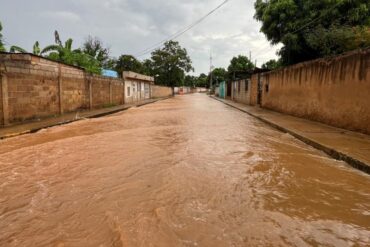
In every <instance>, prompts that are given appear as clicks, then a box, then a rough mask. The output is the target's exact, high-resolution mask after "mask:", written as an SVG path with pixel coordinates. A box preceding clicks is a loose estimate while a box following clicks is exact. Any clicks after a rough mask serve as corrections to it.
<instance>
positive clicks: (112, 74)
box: [103, 69, 118, 78]
mask: <svg viewBox="0 0 370 247" xmlns="http://www.w3.org/2000/svg"><path fill="white" fill-rule="evenodd" d="M103 76H108V77H114V78H118V73H117V71H114V70H109V69H103Z"/></svg>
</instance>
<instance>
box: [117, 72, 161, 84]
mask: <svg viewBox="0 0 370 247" xmlns="http://www.w3.org/2000/svg"><path fill="white" fill-rule="evenodd" d="M122 77H123V79H124V80H136V81H145V82H149V83H151V84H154V77H151V76H147V75H143V74H139V73H135V72H132V71H123V73H122Z"/></svg>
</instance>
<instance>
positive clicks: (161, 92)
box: [151, 85, 173, 99]
mask: <svg viewBox="0 0 370 247" xmlns="http://www.w3.org/2000/svg"><path fill="white" fill-rule="evenodd" d="M172 95H173V90H172V88H170V87H163V86H157V85H152V86H151V97H152V98H153V99H156V98H165V97H170V96H172Z"/></svg>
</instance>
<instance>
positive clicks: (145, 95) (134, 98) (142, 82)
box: [122, 71, 154, 104]
mask: <svg viewBox="0 0 370 247" xmlns="http://www.w3.org/2000/svg"><path fill="white" fill-rule="evenodd" d="M122 78H123V81H124V83H125V90H124V92H125V103H126V104H130V103H135V102H139V101H142V100H145V99H150V97H151V95H150V94H151V87H152V85H154V77H151V76H147V75H142V74H138V73H135V72H131V71H124V72H123V73H122Z"/></svg>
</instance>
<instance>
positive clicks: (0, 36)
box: [0, 22, 6, 51]
mask: <svg viewBox="0 0 370 247" xmlns="http://www.w3.org/2000/svg"><path fill="white" fill-rule="evenodd" d="M1 31H3V26H2V25H1V22H0V51H6V49H5V45H4V43H3V42H4V41H3V34H2V33H1Z"/></svg>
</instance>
